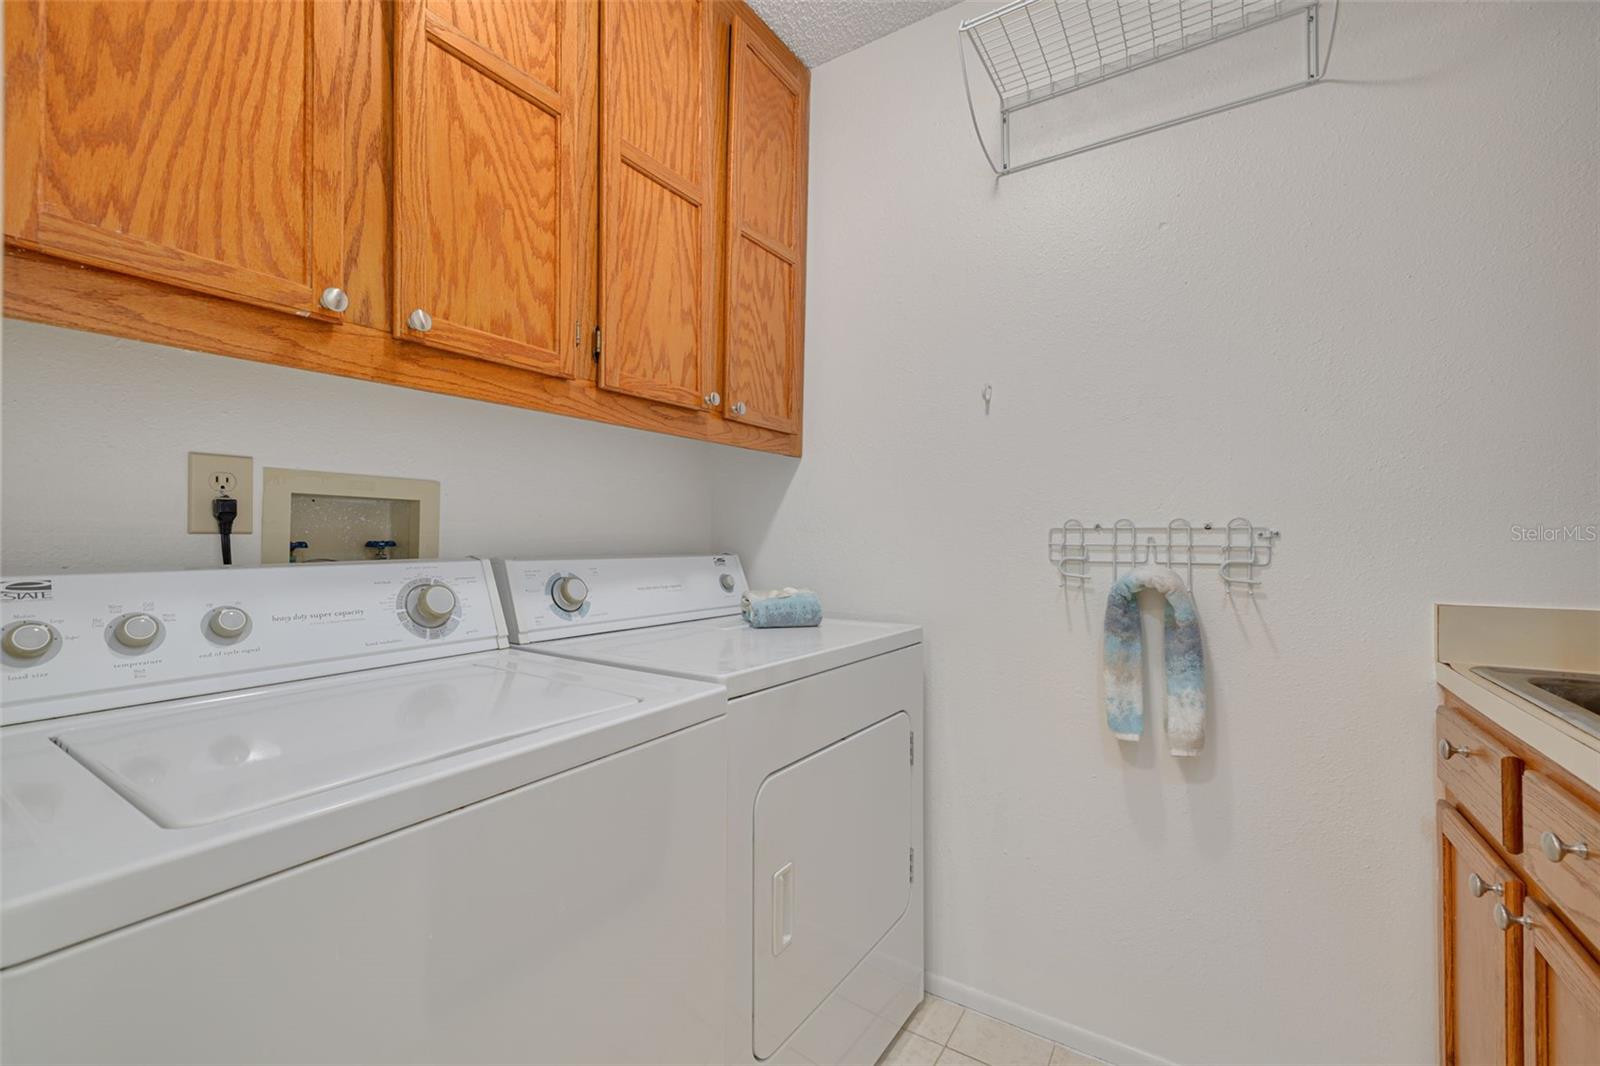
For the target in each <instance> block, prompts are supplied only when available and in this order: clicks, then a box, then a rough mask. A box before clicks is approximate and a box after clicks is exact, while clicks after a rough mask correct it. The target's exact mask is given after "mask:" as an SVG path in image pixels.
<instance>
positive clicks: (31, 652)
mask: <svg viewBox="0 0 1600 1066" xmlns="http://www.w3.org/2000/svg"><path fill="white" fill-rule="evenodd" d="M54 639H56V631H55V630H54V629H51V628H50V627H49V626H48V625H46V624H45V623H43V622H23V623H22V624H21V625H17V626H13V627H12V628H11V629H8V630H6V635H5V638H4V640H0V645H3V646H4V647H5V651H6V654H7V655H11V656H15V657H16V658H18V659H37V658H38V657H39V656H41V655H43V654H44V653H45V652H47V651H49V650H50V642H51V641H52V640H54Z"/></svg>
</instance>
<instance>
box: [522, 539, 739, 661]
mask: <svg viewBox="0 0 1600 1066" xmlns="http://www.w3.org/2000/svg"><path fill="white" fill-rule="evenodd" d="M494 575H495V580H496V581H497V582H498V583H499V585H500V596H501V600H502V602H503V605H504V607H505V613H506V624H507V626H508V627H509V629H510V633H511V642H512V643H513V644H529V643H534V642H537V641H542V640H555V639H559V638H561V637H576V636H585V635H587V634H590V633H609V632H613V631H616V630H620V629H637V628H639V627H641V626H654V625H664V624H665V623H667V622H687V621H692V620H693V619H696V618H716V617H719V616H723V615H730V614H738V613H739V605H740V601H741V600H742V599H743V598H744V594H745V590H746V589H747V588H748V586H747V585H746V583H745V577H744V568H743V567H742V566H741V565H740V564H739V557H738V556H737V555H733V554H731V553H729V554H724V555H678V556H658V557H649V558H636V559H496V560H495V561H494Z"/></svg>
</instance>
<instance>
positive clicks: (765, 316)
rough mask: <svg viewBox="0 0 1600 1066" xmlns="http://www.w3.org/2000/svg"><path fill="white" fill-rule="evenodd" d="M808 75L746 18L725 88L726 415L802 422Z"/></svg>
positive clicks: (740, 22)
mask: <svg viewBox="0 0 1600 1066" xmlns="http://www.w3.org/2000/svg"><path fill="white" fill-rule="evenodd" d="M809 80H810V75H809V73H808V72H807V71H806V69H805V68H804V67H803V66H801V65H800V63H799V61H798V60H796V59H795V58H794V57H793V56H792V55H790V54H788V53H787V52H786V51H784V52H780V51H779V50H778V49H776V48H774V47H772V45H770V44H769V43H768V42H767V40H766V39H765V37H764V36H763V34H762V32H761V31H760V30H758V29H756V28H755V27H753V26H752V25H751V24H750V23H749V22H748V21H747V20H746V18H745V17H744V16H742V15H736V16H735V17H734V19H733V52H732V57H731V63H730V67H729V94H728V232H727V244H726V249H727V251H726V254H727V257H728V275H727V276H728V283H727V284H728V288H727V298H726V304H725V315H724V318H725V322H726V334H725V337H724V340H723V350H724V353H725V355H724V368H725V372H724V383H725V389H726V396H725V397H724V405H725V408H724V409H725V411H726V414H727V417H728V418H732V419H737V420H739V421H742V422H749V423H752V424H754V425H758V426H764V427H766V428H767V429H773V430H777V431H779V432H782V433H796V432H799V430H800V406H801V400H802V396H801V392H802V384H801V383H802V377H801V369H802V354H801V352H802V336H803V330H804V307H805V303H804V299H805V226H806V221H805V203H806V136H807V124H808V101H809V96H810V93H809Z"/></svg>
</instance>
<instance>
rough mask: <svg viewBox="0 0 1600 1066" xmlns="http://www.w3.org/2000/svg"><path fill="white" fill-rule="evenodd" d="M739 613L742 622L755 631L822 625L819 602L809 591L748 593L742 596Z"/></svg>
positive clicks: (783, 590) (785, 590)
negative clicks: (742, 615)
mask: <svg viewBox="0 0 1600 1066" xmlns="http://www.w3.org/2000/svg"><path fill="white" fill-rule="evenodd" d="M740 609H741V612H742V613H743V614H744V620H745V621H746V622H749V623H750V624H751V625H752V626H754V627H755V628H757V629H780V628H786V627H791V626H816V625H821V624H822V601H820V600H818V599H817V594H816V593H815V592H812V591H811V590H810V589H795V588H782V589H772V590H770V591H766V592H756V591H753V590H752V591H750V592H746V593H745V594H744V599H743V600H742V601H741V603H740Z"/></svg>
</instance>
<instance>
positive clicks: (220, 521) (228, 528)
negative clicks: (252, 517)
mask: <svg viewBox="0 0 1600 1066" xmlns="http://www.w3.org/2000/svg"><path fill="white" fill-rule="evenodd" d="M211 514H212V516H213V517H215V518H216V520H217V532H218V533H220V534H222V565H223V566H232V565H233V540H232V538H233V520H234V519H235V518H238V517H239V501H238V500H236V499H234V498H233V497H231V496H218V497H217V498H216V499H214V500H212V501H211Z"/></svg>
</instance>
